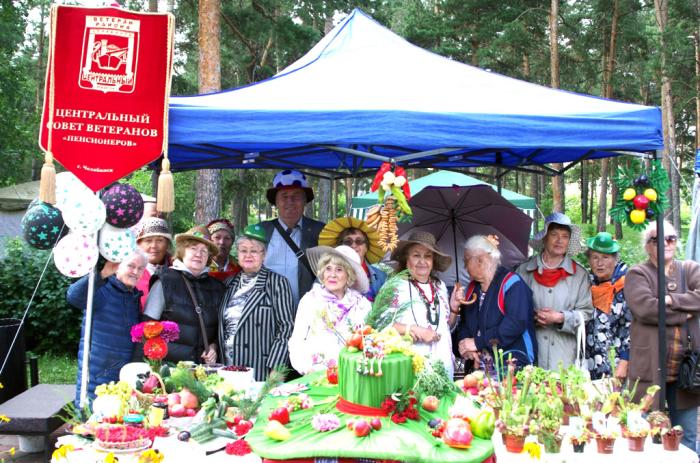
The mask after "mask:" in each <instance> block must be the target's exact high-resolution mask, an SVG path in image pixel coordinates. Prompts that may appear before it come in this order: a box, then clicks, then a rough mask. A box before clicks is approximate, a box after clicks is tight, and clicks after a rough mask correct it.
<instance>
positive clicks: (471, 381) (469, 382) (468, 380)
mask: <svg viewBox="0 0 700 463" xmlns="http://www.w3.org/2000/svg"><path fill="white" fill-rule="evenodd" d="M477 383H478V380H477V379H476V376H475V375H473V374H472V373H469V374H468V375H467V376H465V377H464V388H465V389H469V388H472V387H476V385H477Z"/></svg>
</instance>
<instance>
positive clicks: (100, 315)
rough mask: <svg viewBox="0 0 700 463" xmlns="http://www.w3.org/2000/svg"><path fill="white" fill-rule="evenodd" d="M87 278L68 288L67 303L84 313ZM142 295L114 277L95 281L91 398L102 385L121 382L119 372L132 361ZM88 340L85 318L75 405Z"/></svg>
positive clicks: (82, 328)
mask: <svg viewBox="0 0 700 463" xmlns="http://www.w3.org/2000/svg"><path fill="white" fill-rule="evenodd" d="M87 291H88V276H84V277H83V278H81V279H80V280H78V281H76V282H75V283H73V284H72V285H70V287H69V288H68V293H67V294H66V298H67V299H68V302H69V303H70V304H71V305H73V306H75V307H77V308H79V309H82V310H85V307H86V306H87ZM140 297H141V291H139V290H138V289H129V288H127V287H126V285H124V283H122V282H121V281H119V280H118V279H117V277H116V276H114V275H112V276H110V277H109V278H107V279H105V280H103V279H101V278H96V279H95V292H94V296H93V302H92V338H91V342H90V365H89V367H88V371H89V377H88V397H89V398H90V400H93V399H94V398H95V388H96V387H97V386H98V385H100V384H103V383H108V382H110V381H118V380H119V370H120V369H121V368H122V367H123V366H124V365H126V364H127V363H129V362H130V361H131V357H132V355H133V351H134V343H133V342H131V334H130V332H131V327H132V326H133V325H136V324H137V323H138V322H139V314H140V309H139V298H140ZM84 340H85V317H83V323H82V327H81V328H80V346H79V348H78V379H77V386H76V391H75V403H76V405H78V403H79V401H80V384H81V377H82V364H83V342H84Z"/></svg>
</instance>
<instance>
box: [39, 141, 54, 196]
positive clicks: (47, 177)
mask: <svg viewBox="0 0 700 463" xmlns="http://www.w3.org/2000/svg"><path fill="white" fill-rule="evenodd" d="M39 200H40V201H43V202H45V203H48V204H56V168H55V167H54V165H53V155H52V154H51V153H49V152H46V153H45V154H44V165H43V166H42V167H41V181H40V182H39Z"/></svg>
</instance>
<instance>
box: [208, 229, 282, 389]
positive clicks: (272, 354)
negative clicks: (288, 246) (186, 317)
mask: <svg viewBox="0 0 700 463" xmlns="http://www.w3.org/2000/svg"><path fill="white" fill-rule="evenodd" d="M235 247H236V250H237V255H238V264H239V265H240V266H241V269H242V270H241V272H240V273H238V274H237V275H236V276H234V277H233V278H230V279H229V280H228V281H227V282H226V294H225V295H224V298H223V300H222V302H221V306H220V307H219V346H221V359H222V361H223V362H224V363H225V364H226V365H237V366H246V367H249V368H253V369H254V375H255V380H256V381H265V379H266V378H267V374H268V373H269V372H270V370H271V369H273V368H275V367H277V366H280V365H286V364H287V361H288V359H289V351H288V348H287V341H288V340H289V337H290V336H291V335H292V329H293V328H294V301H293V297H292V288H291V286H290V285H289V281H287V279H286V278H285V277H283V276H282V275H280V274H278V273H275V272H273V271H271V270H270V269H268V268H266V267H264V266H263V262H264V261H265V253H266V251H267V241H266V239H265V230H264V229H263V227H262V226H260V224H255V225H249V226H248V227H246V229H245V230H243V234H242V235H241V236H240V237H239V238H238V239H237V240H236V243H235Z"/></svg>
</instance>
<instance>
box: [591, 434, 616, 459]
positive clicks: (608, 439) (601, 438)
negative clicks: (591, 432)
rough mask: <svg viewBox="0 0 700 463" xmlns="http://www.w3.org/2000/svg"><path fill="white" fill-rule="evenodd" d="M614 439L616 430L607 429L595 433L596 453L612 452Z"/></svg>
mask: <svg viewBox="0 0 700 463" xmlns="http://www.w3.org/2000/svg"><path fill="white" fill-rule="evenodd" d="M616 439H617V432H615V431H607V432H604V433H599V434H596V436H595V441H596V444H597V446H598V453H605V454H610V453H613V448H615V440H616Z"/></svg>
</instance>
